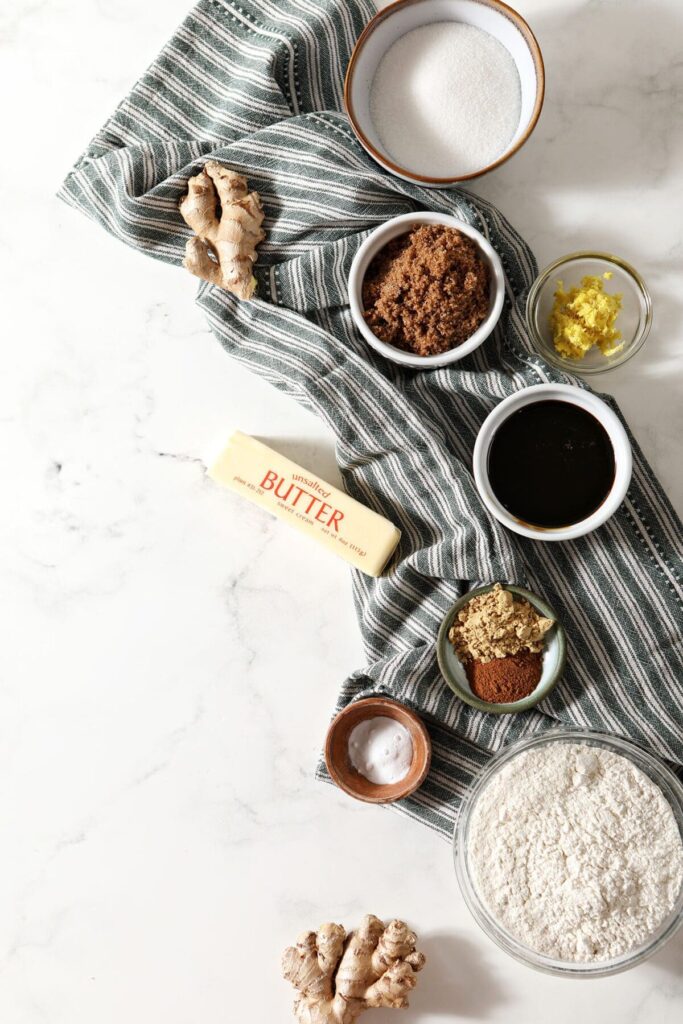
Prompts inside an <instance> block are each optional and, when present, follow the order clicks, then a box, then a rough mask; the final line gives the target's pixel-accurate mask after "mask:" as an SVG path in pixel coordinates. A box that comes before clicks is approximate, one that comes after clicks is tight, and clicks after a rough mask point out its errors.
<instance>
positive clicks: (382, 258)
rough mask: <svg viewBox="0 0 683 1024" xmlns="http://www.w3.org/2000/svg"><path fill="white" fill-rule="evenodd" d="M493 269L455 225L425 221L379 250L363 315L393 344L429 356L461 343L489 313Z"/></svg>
mask: <svg viewBox="0 0 683 1024" xmlns="http://www.w3.org/2000/svg"><path fill="white" fill-rule="evenodd" d="M490 279H491V275H490V271H489V267H488V264H487V263H486V261H485V260H484V259H483V258H482V256H481V254H480V252H479V249H478V247H477V245H476V243H475V242H474V241H473V240H472V239H471V238H469V237H468V236H467V235H464V234H463V233H462V232H461V231H458V230H457V229H456V228H449V227H445V226H444V225H441V224H423V225H421V226H420V227H417V228H414V229H413V230H412V231H410V232H409V233H408V234H405V235H400V236H399V237H398V238H393V239H392V240H391V241H390V242H388V243H387V245H385V246H384V248H383V249H381V250H380V252H378V254H377V255H376V256H375V258H374V259H373V260H372V262H371V264H370V266H369V267H368V270H367V273H366V275H365V279H364V281H363V306H364V310H365V312H364V316H365V320H366V322H367V325H368V327H369V328H370V330H371V331H372V332H373V334H375V335H376V336H377V337H378V338H379V339H380V340H381V341H384V342H386V343H387V344H388V345H395V346H396V347H397V348H401V349H404V350H406V351H408V352H415V353H416V354H417V355H421V356H430V355H437V354H438V353H440V352H447V351H448V350H449V349H452V348H455V347H456V346H458V345H462V343H463V342H464V341H467V339H468V338H470V337H471V336H472V335H473V334H474V332H475V331H476V330H477V328H478V327H480V326H481V324H482V323H483V321H484V320H485V319H486V317H487V315H488V312H489V291H490Z"/></svg>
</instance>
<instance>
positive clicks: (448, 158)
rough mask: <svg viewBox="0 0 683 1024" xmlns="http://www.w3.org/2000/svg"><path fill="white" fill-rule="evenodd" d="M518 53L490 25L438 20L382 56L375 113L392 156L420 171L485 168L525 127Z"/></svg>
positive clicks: (448, 173)
mask: <svg viewBox="0 0 683 1024" xmlns="http://www.w3.org/2000/svg"><path fill="white" fill-rule="evenodd" d="M520 111H521V84H520V80H519V74H518V72H517V67H516V65H515V62H514V60H513V59H512V57H511V55H510V53H509V52H508V50H507V49H506V48H505V47H504V46H503V44H502V43H500V42H498V40H497V39H495V38H494V37H493V36H492V35H490V34H489V33H488V32H484V31H483V30H482V29H479V28H475V27H474V26H473V25H464V24H461V23H460V22H455V21H452V22H451V21H449V22H436V23H435V24H432V25H425V26H423V27H422V28H417V29H413V31H412V32H408V33H407V34H406V35H404V36H402V37H401V38H400V39H398V40H397V41H396V42H395V43H394V45H393V46H392V47H391V48H390V49H389V50H388V51H387V53H386V54H385V55H384V57H383V58H382V60H381V62H380V64H379V67H378V69H377V73H376V75H375V78H374V81H373V83H372V87H371V94H370V113H371V117H372V120H373V123H374V126H375V130H376V131H377V133H378V135H379V137H380V139H381V141H382V145H383V146H384V148H385V149H386V151H387V153H388V154H389V155H390V156H391V158H393V160H394V161H395V162H396V163H397V164H400V165H401V166H402V167H405V168H406V169H407V170H410V171H412V172H413V173H415V174H424V175H426V176H428V177H435V178H453V177H459V176H461V175H463V174H469V173H472V172H474V171H481V170H482V169H483V168H485V167H487V166H488V165H489V164H490V163H492V162H493V161H494V160H496V159H497V158H498V157H499V156H501V154H502V153H504V152H505V150H506V149H507V148H508V146H509V144H510V142H511V141H512V139H513V136H514V134H515V132H516V131H517V128H518V126H519V119H520Z"/></svg>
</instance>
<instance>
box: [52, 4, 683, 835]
mask: <svg viewBox="0 0 683 1024" xmlns="http://www.w3.org/2000/svg"><path fill="white" fill-rule="evenodd" d="M373 13H374V11H373V8H372V6H371V4H370V3H369V2H367V0H242V2H241V3H233V2H231V0H200V2H199V3H198V4H197V6H196V7H195V8H194V9H193V10H192V12H191V13H190V14H189V16H188V17H187V19H186V20H185V22H184V23H183V24H182V25H181V26H180V28H179V29H178V30H177V32H176V33H175V35H174V36H173V38H172V39H171V40H170V42H169V43H168V44H167V45H166V46H165V47H164V49H163V50H162V52H161V53H160V54H159V56H158V57H157V59H156V60H155V61H154V63H153V64H152V66H151V67H150V68H149V69H148V71H147V72H146V73H145V74H144V75H143V77H142V78H141V79H140V81H139V82H138V83H137V84H136V85H135V87H134V88H133V90H132V92H131V93H130V95H129V96H127V97H126V99H125V100H124V101H123V103H122V104H121V105H120V107H119V108H118V109H117V110H116V112H115V113H114V114H113V116H112V117H111V118H110V119H109V120H108V121H107V123H106V124H105V126H104V127H103V128H102V130H101V131H100V132H99V133H98V134H97V135H96V136H95V138H94V139H93V141H92V143H91V144H90V146H89V147H88V149H87V151H86V153H85V154H84V155H83V157H81V159H80V160H79V161H78V163H77V165H76V167H75V168H74V170H73V171H72V172H71V173H70V174H69V176H68V177H67V179H66V181H65V183H64V185H63V188H62V191H61V193H60V194H61V196H62V198H63V199H65V200H66V201H67V202H68V203H71V204H72V205H73V206H75V207H77V208H78V209H80V210H82V211H83V212H85V213H86V214H87V215H88V216H89V217H92V218H93V220H96V221H98V222H99V223H100V224H102V225H103V227H105V228H106V229H107V230H108V231H110V232H111V233H112V234H114V235H116V236H117V237H118V238H120V239H121V240H122V241H124V242H126V243H127V244H128V245H131V246H134V247H135V248H136V249H139V250H141V251H143V252H146V253H149V255H151V256H154V257H156V258H158V259H161V260H164V261H166V262H168V263H171V264H174V265H175V266H176V267H177V266H179V264H180V262H181V260H182V256H183V249H184V245H185V241H186V239H187V237H188V235H189V232H188V229H187V228H186V227H185V225H184V224H183V222H182V220H181V218H180V216H179V214H178V210H177V206H178V200H179V198H180V197H181V195H182V194H183V192H184V191H185V188H186V182H187V178H188V176H189V175H191V174H194V173H196V172H197V170H198V169H199V168H200V167H201V166H202V164H203V162H204V160H205V159H206V158H207V157H209V156H210V157H215V158H216V159H218V160H221V161H224V162H225V163H226V164H229V165H230V166H231V167H233V168H236V169H237V170H238V171H240V172H242V173H243V174H246V175H247V177H248V179H249V182H250V185H251V187H252V188H254V189H257V190H258V191H259V192H260V194H261V196H262V199H263V203H264V207H265V213H266V223H265V227H266V229H267V232H268V237H267V241H266V242H265V243H264V244H263V246H262V247H261V254H260V258H259V265H258V267H257V277H258V280H259V295H260V296H261V298H260V299H259V300H258V301H256V302H254V303H239V302H238V301H236V300H235V299H234V298H233V297H232V296H231V295H229V294H227V293H226V292H223V291H220V290H218V289H216V288H213V287H211V286H208V285H202V286H200V288H199V292H198V297H197V301H198V303H199V305H200V306H201V307H202V308H203V309H204V311H205V313H206V316H207V318H208V320H209V323H210V325H211V327H212V329H213V331H214V332H215V334H216V336H217V337H218V339H219V340H220V342H221V344H222V345H223V347H224V348H225V349H226V351H227V352H228V353H230V354H231V355H232V356H234V357H235V358H236V359H239V360H240V361H241V362H242V363H243V364H245V365H246V366H248V367H250V368H251V369H252V370H254V371H255V372H256V373H258V374H261V376H263V377H265V378H266V380H268V381H270V382H271V383H272V384H273V385H274V386H275V387H277V388H279V389H281V390H282V391H284V392H286V393H287V394H289V395H291V396H292V398H295V399H296V400H297V401H299V402H301V403H303V404H304V405H306V406H307V407H308V408H310V409H313V410H314V411H315V412H316V413H317V414H318V415H319V416H321V417H322V419H323V420H324V421H325V422H326V423H327V424H328V425H329V426H330V427H331V428H332V430H333V431H334V432H335V434H336V437H337V455H338V460H339V465H340V469H341V472H342V475H343V478H344V482H345V486H346V488H347V490H348V491H349V493H350V494H352V495H353V496H354V497H355V498H358V499H359V500H360V501H362V502H364V503H365V504H367V505H369V506H371V507H372V508H374V509H376V510H377V511H378V512H380V513H381V514H382V515H385V516H387V517H388V518H389V519H390V520H392V521H393V522H394V523H396V524H397V525H398V526H399V527H400V529H401V530H402V533H403V538H402V541H401V546H400V549H399V557H398V560H397V562H396V563H394V566H393V569H392V570H391V571H390V572H389V573H388V574H387V575H385V576H384V577H383V578H381V579H379V580H372V579H369V578H368V577H366V576H363V575H362V574H361V573H359V572H354V573H353V587H354V595H355V601H356V607H357V611H358V620H359V624H360V628H361V630H362V633H363V640H364V644H365V652H366V656H367V666H366V667H365V668H364V669H362V670H360V671H359V672H357V673H355V674H354V675H353V676H351V678H349V679H348V680H346V682H345V683H344V684H343V687H342V691H341V695H340V698H339V707H341V706H343V705H345V704H347V703H348V702H349V701H350V700H352V699H354V698H357V697H359V696H362V695H364V694H368V693H383V694H388V695H390V696H392V697H395V698H397V699H398V700H401V701H404V702H405V703H406V704H409V705H411V706H412V707H414V708H416V709H417V710H418V711H419V712H421V713H422V714H423V715H424V716H425V719H426V721H427V723H428V725H429V727H430V729H431V734H432V739H433V743H434V759H433V766H432V770H431V773H430V775H429V778H428V780H427V782H426V783H425V785H424V786H423V787H422V788H421V789H420V790H419V791H418V792H417V793H416V794H415V795H414V796H413V797H412V798H411V799H409V800H406V801H403V802H402V804H401V805H400V807H399V809H400V810H402V811H403V812H404V813H407V814H408V815H410V816H412V817H415V818H417V819H419V820H421V821H423V822H424V823H426V824H428V825H430V826H431V827H432V828H434V829H436V830H438V831H440V832H442V833H444V834H447V835H448V834H450V833H451V831H452V827H453V821H454V820H455V817H456V814H457V808H458V805H459V802H460V799H461V797H462V795H463V793H464V792H465V790H466V788H467V786H468V784H469V783H470V781H471V780H472V778H473V777H474V776H475V775H476V774H477V772H478V771H479V769H480V768H481V766H482V765H483V764H484V763H485V762H486V760H487V758H488V757H489V756H490V753H491V752H492V751H494V750H496V749H497V748H499V747H500V746H501V745H502V744H505V743H509V742H510V741H512V740H517V739H520V738H521V737H523V736H528V735H529V734H531V733H534V732H538V731H541V730H546V729H550V728H552V727H553V726H557V725H558V724H563V725H573V726H578V727H588V728H594V729H600V730H604V731H605V732H609V733H617V734H620V735H623V736H626V737H630V738H632V739H634V740H636V741H638V742H639V743H641V744H644V745H646V746H648V747H650V748H652V749H653V750H654V751H656V752H657V753H658V754H660V755H661V756H663V757H664V758H667V759H668V760H670V761H671V762H673V763H675V764H676V765H678V766H681V765H682V764H683V716H682V713H681V707H682V705H683V656H682V650H681V636H680V627H681V597H682V593H683V586H682V582H681V565H682V560H681V554H682V547H681V523H680V521H679V520H678V518H677V517H676V515H675V513H674V511H673V509H672V508H671V506H670V504H669V502H668V500H667V498H666V496H665V495H664V493H663V492H662V489H661V487H660V486H659V484H658V483H657V481H656V480H655V479H654V477H653V474H652V472H651V470H650V468H649V466H648V465H647V462H646V461H645V459H644V458H643V455H642V452H641V451H640V450H639V448H638V446H637V445H635V444H634V457H635V461H634V474H633V482H632V484H631V488H630V491H629V494H628V498H627V500H626V501H625V502H624V504H623V506H622V508H621V509H620V510H619V512H618V513H617V514H616V515H615V516H614V517H613V518H612V519H611V520H610V522H609V523H608V524H607V525H605V526H603V527H602V528H601V529H600V530H598V531H597V532H595V533H594V534H592V535H590V536H588V537H583V538H581V539H580V540H577V541H574V542H572V543H566V544H538V543H534V542H532V541H528V540H523V539H521V538H517V537H513V536H512V535H510V534H509V533H506V531H505V530H503V529H502V528H501V527H500V526H499V525H498V524H497V523H496V522H495V521H494V520H493V519H492V518H491V517H490V516H489V515H488V513H487V512H486V510H485V509H484V507H483V506H482V504H481V502H480V500H479V497H478V495H477V491H476V489H475V487H474V484H473V481H472V476H471V473H470V460H471V453H472V448H473V444H474V439H475V437H476V434H477V430H478V428H479V425H480V424H481V422H482V420H483V419H484V417H485V416H486V415H487V413H488V412H489V411H490V410H491V409H492V408H493V406H494V405H496V403H498V402H499V401H500V400H501V399H502V398H504V397H505V396H506V395H509V394H511V393H512V392H514V391H517V390H518V389H519V388H522V387H525V386H527V385H530V384H538V383H541V382H547V381H565V382H569V383H573V384H576V383H578V382H577V381H576V380H575V379H573V378H571V377H569V376H567V375H565V374H562V373H559V372H557V371H555V370H553V369H551V368H550V367H548V366H546V365H545V364H544V363H543V362H542V361H541V360H540V359H539V358H537V357H536V356H535V355H533V354H532V352H531V351H530V348H529V345H528V343H527V340H526V337H525V332H524V322H523V316H522V309H523V299H524V294H525V291H526V289H527V288H528V286H529V284H530V282H531V281H532V279H533V277H534V275H535V272H536V265H535V262H534V258H533V255H532V254H531V252H530V250H529V249H528V247H527V246H526V244H525V243H524V242H523V241H522V239H521V238H520V237H519V235H518V234H517V233H516V232H515V231H514V230H513V229H512V228H511V227H510V225H509V224H508V223H507V221H506V220H505V219H504V218H503V217H502V216H501V214H500V213H499V212H498V211H497V210H496V209H495V208H494V207H492V206H491V205H490V204H488V203H486V202H484V201H483V200H481V199H479V198H477V197H475V196H472V195H471V194H470V193H468V192H465V191H463V190H452V191H430V190H425V189H423V188H420V187H418V186H416V185H411V184H408V183H406V182H403V181H399V180H397V179H395V178H392V177H390V176H388V175H386V174H385V173H384V172H382V171H381V170H380V169H379V168H378V167H377V166H376V165H375V164H374V163H373V162H372V161H371V160H370V159H369V158H368V157H367V156H366V155H365V154H364V152H363V151H362V150H361V148H360V147H359V145H358V144H357V142H356V140H355V138H354V136H353V134H352V132H351V129H350V127H349V124H348V122H347V119H346V117H345V115H344V114H343V113H341V112H340V111H341V109H342V82H343V76H344V71H345V68H346V64H347V61H348V58H349V55H350V53H351V49H352V47H353V44H354V41H355V39H356V37H357V35H358V34H359V32H360V30H361V29H362V27H363V25H364V24H365V23H366V22H367V21H368V19H369V18H370V17H371V15H372V14H373ZM416 209H431V210H439V211H447V212H449V213H454V214H456V215H457V216H459V217H461V218H463V219H464V220H466V221H468V222H469V223H471V224H473V225H475V226H476V227H477V228H479V230H481V231H482V232H483V233H484V234H485V235H486V236H487V237H488V238H489V239H490V241H491V243H492V244H493V245H494V247H495V248H496V249H497V251H498V253H499V254H500V256H501V258H502V261H503V265H504V268H505V272H506V275H507V294H508V301H507V304H506V309H505V312H504V315H503V318H502V321H501V323H500V326H499V328H498V329H497V330H496V332H495V334H494V336H493V337H491V338H489V340H488V341H487V342H486V344H485V345H484V346H482V348H480V349H479V350H478V351H477V352H475V353H474V354H473V355H471V356H469V357H468V358H467V359H465V360H463V361H462V362H461V363H459V364H457V365H456V366H455V367H452V368H445V369H439V370H433V371H430V372H423V373H410V372H406V371H403V370H401V369H399V368H398V367H396V366H394V365H393V364H390V363H386V362H384V361H383V360H382V359H381V358H379V357H378V356H376V355H374V354H373V353H372V352H371V351H370V350H369V349H368V347H367V345H366V344H365V343H364V341H363V340H362V339H361V337H360V336H359V334H358V333H357V331H356V330H355V329H354V327H353V324H352V321H351V316H350V313H349V309H348V306H347V292H346V280H347V274H348V270H349V266H350V263H351V259H352V257H353V255H354V253H355V252H356V250H357V249H358V247H359V245H360V244H361V242H362V241H363V239H364V238H365V237H366V236H367V233H368V231H369V230H370V229H372V228H373V227H375V226H376V225H377V224H380V223H382V222H383V221H385V220H386V219H387V218H389V217H393V216H395V215H397V214H402V213H408V212H410V211H412V210H416ZM176 272H179V271H176ZM492 580H507V581H515V582H518V583H526V584H527V585H528V586H529V587H531V589H532V590H534V591H536V592H538V593H539V594H542V595H543V596H545V597H546V598H547V599H548V600H549V601H550V602H551V604H552V605H554V607H555V608H556V609H557V612H558V613H559V615H560V616H561V619H562V621H563V622H564V624H565V626H566V628H567V633H568V637H569V651H568V663H567V670H566V673H565V676H564V679H563V680H562V681H561V683H560V685H559V686H558V687H557V689H556V690H555V691H554V693H553V694H552V695H551V696H550V697H549V698H548V699H547V700H546V701H544V703H543V705H542V707H541V709H540V710H534V711H530V712H527V713H525V714H523V715H517V716H500V717H497V716H493V715H486V714H482V713H479V712H477V711H474V710H472V709H471V708H469V707H467V706H466V705H464V704H462V703H461V702H460V701H459V700H457V699H456V698H454V696H453V695H452V693H451V691H450V690H449V689H448V688H447V687H446V686H445V684H444V683H443V682H442V680H441V677H440V674H439V669H438V666H437V663H436V658H435V648H434V640H435V637H436V633H437V630H438V627H439V624H440V622H441V619H442V617H443V615H444V613H445V612H446V609H447V608H448V606H449V605H450V604H451V602H453V601H454V600H455V599H456V598H457V597H458V596H459V595H461V594H462V593H464V592H465V591H467V590H468V589H470V588H471V587H472V586H473V585H476V584H477V583H479V582H481V581H492ZM319 774H320V775H321V776H324V774H325V773H324V769H323V768H322V767H320V768H319Z"/></svg>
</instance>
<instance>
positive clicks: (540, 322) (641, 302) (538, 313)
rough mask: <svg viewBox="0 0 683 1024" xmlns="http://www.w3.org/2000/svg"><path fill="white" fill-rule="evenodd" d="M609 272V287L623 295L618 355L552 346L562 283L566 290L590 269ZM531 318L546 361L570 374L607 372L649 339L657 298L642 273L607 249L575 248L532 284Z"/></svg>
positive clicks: (528, 308)
mask: <svg viewBox="0 0 683 1024" xmlns="http://www.w3.org/2000/svg"><path fill="white" fill-rule="evenodd" d="M605 272H610V273H611V274H612V277H611V278H610V279H609V281H605V289H606V290H607V291H609V292H611V293H614V292H620V293H621V295H622V296H623V302H622V308H621V310H620V312H619V316H618V318H617V321H616V324H615V326H616V328H617V329H618V330H620V331H621V334H622V338H621V341H622V342H623V347H622V348H621V349H620V350H619V352H616V353H615V354H614V355H613V356H604V355H603V354H602V352H601V351H600V349H599V348H598V347H597V346H593V348H592V349H591V350H590V351H589V352H588V353H587V354H586V355H585V356H584V357H583V359H569V358H567V357H566V356H561V355H560V354H559V352H557V351H556V349H555V346H554V345H553V338H552V331H551V330H550V311H551V309H552V306H553V300H554V295H555V289H556V288H557V282H558V281H562V283H563V284H564V287H565V288H566V289H569V288H572V287H574V286H575V285H578V284H580V283H581V278H582V277H585V276H586V275H587V274H590V275H591V276H594V277H602V275H603V274H604V273H605ZM526 323H527V328H528V331H529V336H530V338H531V340H532V342H533V344H534V348H535V349H536V351H537V352H538V354H539V355H540V356H542V357H543V359H545V360H546V362H548V363H551V364H552V365H553V366H558V367H559V368H560V369H561V370H566V371H568V372H569V373H578V374H591V373H603V372H604V371H605V370H613V369H614V367H616V366H621V364H622V363H625V362H626V360H627V359H630V358H631V356H634V355H635V354H636V352H638V350H639V349H640V348H642V346H643V344H644V343H645V339H646V338H647V336H648V334H649V333H650V327H651V326H652V299H651V297H650V293H649V291H648V289H647V286H646V284H645V282H644V281H643V279H642V277H641V276H640V274H639V273H638V271H637V270H635V269H634V268H633V267H632V266H631V265H630V264H629V263H626V262H625V260H622V259H620V258H619V257H618V256H612V255H610V253H606V252H574V253H570V255H569V256H562V257H561V258H560V259H559V260H555V262H554V263H551V264H550V266H549V267H546V268H545V270H543V271H542V272H541V273H540V274H539V275H538V277H537V278H536V280H535V281H534V283H533V284H532V286H531V289H530V291H529V295H528V297H527V302H526Z"/></svg>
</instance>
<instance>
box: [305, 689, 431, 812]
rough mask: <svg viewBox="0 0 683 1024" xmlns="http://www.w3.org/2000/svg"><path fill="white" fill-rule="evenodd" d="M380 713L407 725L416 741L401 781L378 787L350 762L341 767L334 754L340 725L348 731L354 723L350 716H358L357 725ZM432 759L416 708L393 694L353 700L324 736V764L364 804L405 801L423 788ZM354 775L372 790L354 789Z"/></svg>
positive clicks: (338, 781)
mask: <svg viewBox="0 0 683 1024" xmlns="http://www.w3.org/2000/svg"><path fill="white" fill-rule="evenodd" d="M359 709H360V713H359ZM380 716H383V717H385V718H393V719H394V720H395V721H397V722H400V723H401V724H402V725H404V726H405V727H406V728H407V729H408V731H409V732H410V736H411V740H412V743H413V762H412V764H411V766H410V769H409V771H408V774H407V775H406V776H405V778H403V779H401V780H400V781H399V782H394V783H392V784H391V785H388V786H379V785H377V784H375V783H372V782H369V780H367V779H365V778H364V777H363V776H362V775H360V774H359V773H358V772H357V771H356V770H355V768H352V767H351V766H350V765H344V766H343V768H341V769H340V767H339V765H338V764H337V762H336V760H335V759H334V758H333V755H332V748H333V743H334V739H335V736H336V734H337V733H338V731H339V728H340V727H343V726H344V725H345V724H348V729H349V731H350V729H351V724H350V723H347V721H346V720H347V719H349V718H351V717H353V718H354V719H355V721H354V722H353V724H354V725H356V724H358V722H360V721H363V720H364V719H366V718H372V717H380ZM416 739H417V744H416ZM420 750H422V751H424V754H423V757H422V762H421V763H420V761H416V755H418V756H419V753H420ZM431 760H432V742H431V739H430V737H429V733H428V731H427V727H426V725H425V723H424V722H423V721H422V718H421V717H420V716H419V714H418V713H417V712H416V711H413V710H412V708H409V707H407V706H406V705H405V704H402V703H401V702H400V701H398V700H394V699H392V698H390V697H363V698H362V699H361V700H356V701H352V702H351V703H350V704H347V706H346V707H345V708H343V709H342V710H341V711H340V712H339V714H337V715H336V716H335V717H334V718H333V720H332V722H331V723H330V727H329V729H328V730H327V737H326V739H325V764H326V766H327V770H328V772H329V774H330V777H331V778H332V780H333V782H334V783H335V784H336V785H337V786H338V787H339V789H341V790H342V791H343V792H344V793H347V794H348V795H349V796H352V797H354V799H356V800H362V801H363V802H364V803H370V804H385V803H393V802H394V801H395V800H402V799H404V798H405V797H407V796H410V794H411V793H414V792H415V791H416V790H417V789H419V788H420V786H421V785H422V783H423V782H424V780H425V779H426V777H427V774H428V772H429V768H430V766H431ZM354 778H357V779H362V780H363V788H364V789H365V788H366V787H369V791H367V792H361V791H360V790H359V789H357V788H355V787H354V786H353V783H352V780H353V779H354Z"/></svg>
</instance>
